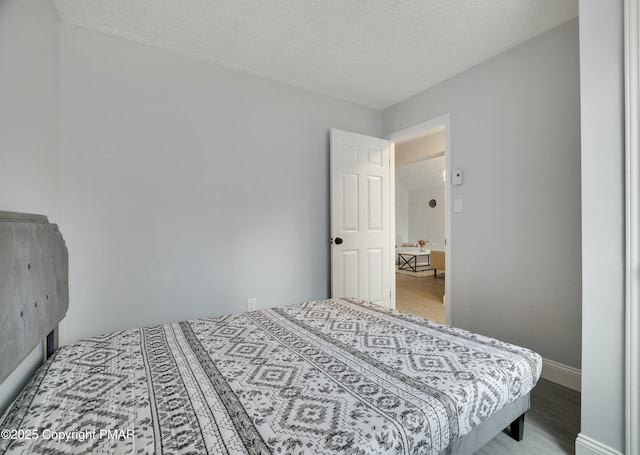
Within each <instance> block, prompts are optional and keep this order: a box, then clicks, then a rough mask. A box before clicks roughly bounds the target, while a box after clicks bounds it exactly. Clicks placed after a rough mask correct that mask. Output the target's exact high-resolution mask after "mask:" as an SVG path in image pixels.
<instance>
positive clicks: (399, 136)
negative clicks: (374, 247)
mask: <svg viewBox="0 0 640 455" xmlns="http://www.w3.org/2000/svg"><path fill="white" fill-rule="evenodd" d="M442 127H444V144H445V145H444V147H445V153H444V162H445V170H446V176H447V177H446V182H445V231H444V235H445V239H446V245H445V247H444V251H445V257H446V261H447V272H446V273H447V278H446V280H445V288H444V292H445V295H446V296H447V308H446V312H447V324H449V325H451V324H452V319H451V308H452V306H453V293H452V292H451V289H452V287H451V283H452V282H453V273H452V271H453V267H452V260H451V259H452V257H451V244H452V240H453V239H452V237H451V207H452V204H451V161H452V160H451V157H452V156H453V155H452V154H451V123H450V118H449V114H444V115H441V116H439V117H436V118H433V119H431V120H427V121H424V122H421V123H418V124H417V125H413V126H410V127H409V128H405V129H402V130H400V131H396V132H394V133H391V134H388V135H386V136H385V137H384V139H387V140H388V141H390V142H391V180H390V183H391V184H390V191H391V195H390V202H391V216H392V217H393V218H392V220H393V221H394V222H393V223H391V238H390V239H389V242H390V243H391V245H394V244H395V243H394V242H395V237H396V233H395V231H396V226H395V216H396V184H395V174H396V172H395V169H396V165H395V158H396V151H395V147H394V143H395V142H400V141H406V140H409V139H413V138H417V137H420V136H425V135H426V134H428V133H429V132H430V131H432V130H435V129H438V128H442ZM395 306H396V285H395V279H394V280H391V307H392V308H395Z"/></svg>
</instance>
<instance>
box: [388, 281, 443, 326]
mask: <svg viewBox="0 0 640 455" xmlns="http://www.w3.org/2000/svg"><path fill="white" fill-rule="evenodd" d="M445 279H446V275H440V276H438V277H434V276H410V275H404V274H401V273H396V309H397V310H400V311H404V312H405V313H410V314H415V315H417V316H422V317H424V318H427V319H431V320H433V321H437V322H441V323H445V322H446V318H447V316H446V313H447V312H446V307H445V306H444V305H443V303H442V297H443V296H444V283H445Z"/></svg>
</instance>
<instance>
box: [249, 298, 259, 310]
mask: <svg viewBox="0 0 640 455" xmlns="http://www.w3.org/2000/svg"><path fill="white" fill-rule="evenodd" d="M257 306H258V300H257V299H256V298H253V297H252V298H250V299H247V311H256V309H257Z"/></svg>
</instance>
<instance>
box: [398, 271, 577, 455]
mask: <svg viewBox="0 0 640 455" xmlns="http://www.w3.org/2000/svg"><path fill="white" fill-rule="evenodd" d="M445 279H446V276H442V277H437V278H434V277H432V276H430V277H414V276H407V275H401V274H398V273H397V274H396V308H397V309H398V310H400V311H404V312H407V313H411V314H416V315H419V316H422V317H426V318H428V319H432V320H434V321H438V322H445V320H446V311H445V306H444V305H443V304H442V296H443V295H444V283H445ZM579 431H580V393H579V392H576V391H574V390H571V389H568V388H567V387H563V386H561V385H558V384H555V383H553V382H550V381H547V380H545V379H540V380H539V381H538V384H537V385H536V387H535V388H534V389H533V391H532V392H531V408H530V409H529V411H528V412H527V414H526V416H525V424H524V439H523V440H522V441H520V442H518V441H515V440H514V439H512V438H511V437H510V436H509V431H508V429H505V431H504V432H503V433H501V434H499V435H498V436H496V437H495V438H494V439H492V440H491V441H489V442H488V443H487V444H486V445H485V446H484V447H483V448H482V449H481V450H479V451H478V452H477V453H476V455H564V454H573V453H574V451H575V440H576V437H577V436H578V432H579Z"/></svg>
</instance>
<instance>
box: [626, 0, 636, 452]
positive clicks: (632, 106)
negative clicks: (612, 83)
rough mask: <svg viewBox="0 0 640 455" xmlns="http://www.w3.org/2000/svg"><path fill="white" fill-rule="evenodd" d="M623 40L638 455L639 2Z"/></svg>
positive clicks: (630, 351)
mask: <svg viewBox="0 0 640 455" xmlns="http://www.w3.org/2000/svg"><path fill="white" fill-rule="evenodd" d="M624 7H625V9H624V20H625V27H624V40H625V111H626V112H625V114H626V115H625V123H626V124H625V136H626V137H625V168H626V176H625V205H626V207H625V212H626V213H625V224H626V226H625V227H626V239H625V240H626V241H625V243H626V258H625V262H626V264H625V275H626V276H625V288H626V289H625V313H626V317H625V320H626V327H625V329H626V330H625V331H626V336H625V364H626V378H625V392H626V393H625V397H626V399H625V427H626V432H625V433H626V436H625V449H626V453H629V454H631V453H640V434H638V431H637V430H638V425H640V392H639V390H640V276H639V275H640V273H639V272H640V234H639V233H638V231H639V230H640V197H639V196H638V195H639V194H640V184H639V180H640V128H638V122H639V121H640V58H638V54H640V2H639V1H638V0H626V1H625V4H624Z"/></svg>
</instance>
